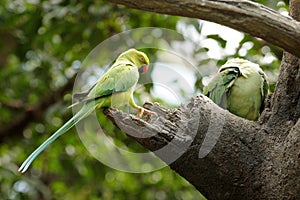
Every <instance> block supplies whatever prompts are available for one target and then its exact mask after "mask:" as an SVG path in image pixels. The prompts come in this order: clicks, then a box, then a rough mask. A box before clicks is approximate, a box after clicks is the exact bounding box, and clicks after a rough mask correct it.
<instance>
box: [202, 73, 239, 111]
mask: <svg viewBox="0 0 300 200" xmlns="http://www.w3.org/2000/svg"><path fill="white" fill-rule="evenodd" d="M239 76H240V71H239V68H237V67H229V68H224V69H222V70H221V71H220V72H219V73H218V74H217V75H216V76H215V77H214V78H213V79H212V80H211V82H210V83H209V84H208V85H207V86H206V87H205V88H204V90H203V94H204V95H206V96H208V97H209V98H210V99H211V100H212V101H213V102H215V103H216V104H218V105H219V106H221V107H223V108H225V107H226V102H224V96H225V94H226V92H227V91H228V89H229V88H230V87H231V86H232V85H233V83H234V81H235V80H236V79H237V78H238V77H239Z"/></svg>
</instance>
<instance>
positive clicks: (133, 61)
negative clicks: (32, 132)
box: [19, 49, 153, 173]
mask: <svg viewBox="0 0 300 200" xmlns="http://www.w3.org/2000/svg"><path fill="white" fill-rule="evenodd" d="M148 65H149V58H148V57H147V55H146V54H145V53H143V52H141V51H138V50H136V49H129V50H127V51H125V52H123V53H122V54H121V55H120V56H119V57H118V58H117V59H116V61H115V62H114V64H113V65H112V66H111V68H110V69H109V70H108V71H107V72H106V73H105V74H103V76H102V77H101V78H99V80H98V81H97V83H96V84H95V85H94V86H93V87H92V88H91V89H90V90H89V91H88V92H86V93H82V94H80V95H77V96H78V97H80V102H79V103H76V104H80V105H82V108H81V109H80V110H79V111H78V112H77V113H76V114H75V115H74V116H73V117H72V118H71V119H70V120H69V121H67V122H66V123H65V124H64V125H63V126H61V127H60V128H59V129H58V130H57V131H56V132H55V133H54V134H53V135H52V136H50V137H49V138H48V139H47V140H46V141H45V142H44V143H42V144H41V145H40V146H39V147H38V148H37V149H36V150H35V151H34V152H33V153H31V154H30V155H29V156H28V157H27V159H26V160H25V161H24V162H23V163H22V165H21V166H20V168H19V171H20V172H22V173H24V172H25V171H26V170H27V169H28V167H29V166H30V164H31V163H32V162H33V161H34V159H35V158H36V157H37V156H38V155H39V154H40V153H41V152H42V151H43V150H44V149H45V148H46V147H47V146H48V145H49V144H51V143H52V142H53V141H54V140H56V139H57V138H58V137H59V136H61V135H62V134H64V133H65V132H66V131H68V130H69V129H70V128H72V127H73V126H74V125H75V124H77V123H78V122H79V121H80V120H82V119H84V118H85V117H87V116H88V115H89V114H91V113H92V112H93V111H94V110H95V109H99V108H106V107H116V108H118V106H121V105H124V104H126V103H129V104H130V105H131V106H132V107H133V108H135V109H137V115H138V116H139V117H141V116H142V115H143V113H146V114H153V112H152V111H149V110H147V109H145V108H142V107H140V106H138V105H137V104H136V103H135V101H134V98H133V92H134V89H135V86H136V84H137V82H138V80H139V74H142V73H146V72H147V70H148Z"/></svg>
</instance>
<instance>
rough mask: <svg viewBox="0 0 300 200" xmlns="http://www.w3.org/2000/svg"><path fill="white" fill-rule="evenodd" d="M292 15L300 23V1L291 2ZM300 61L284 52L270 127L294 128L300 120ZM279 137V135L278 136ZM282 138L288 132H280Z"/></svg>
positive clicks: (272, 106) (274, 95) (273, 101)
mask: <svg viewBox="0 0 300 200" xmlns="http://www.w3.org/2000/svg"><path fill="white" fill-rule="evenodd" d="M290 15H291V16H292V17H293V18H295V19H296V20H298V21H300V1H299V0H291V1H290ZM299 86H300V59H299V57H296V56H294V55H293V54H290V53H288V52H284V54H283V58H282V62H281V66H280V74H279V77H278V81H277V84H276V87H275V91H274V94H273V97H272V101H271V108H272V112H271V113H272V114H271V118H270V120H269V127H270V128H271V127H274V126H278V125H279V126H280V125H281V127H282V129H283V130H284V129H285V130H287V129H286V126H287V125H288V126H290V127H291V126H293V125H294V124H295V123H296V122H297V120H299V118H300V87H299ZM277 135H278V134H277ZM280 135H281V136H282V137H286V135H287V132H285V131H280Z"/></svg>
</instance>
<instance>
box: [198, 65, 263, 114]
mask: <svg viewBox="0 0 300 200" xmlns="http://www.w3.org/2000/svg"><path fill="white" fill-rule="evenodd" d="M267 93H268V82H267V78H266V75H265V73H264V72H263V71H262V69H261V68H260V67H259V65H257V64H255V63H252V62H250V61H248V60H244V59H231V60H229V61H227V62H226V63H225V64H224V65H223V66H222V67H221V68H220V69H219V71H218V73H217V74H216V76H215V77H214V78H213V79H212V80H211V81H210V83H209V84H208V85H207V86H206V87H205V88H204V90H203V94H204V95H206V96H208V97H209V98H210V99H211V100H213V102H215V103H216V104H218V105H219V106H221V107H222V108H224V109H228V110H229V111H230V112H231V113H233V114H235V115H238V116H240V117H243V118H246V119H249V120H257V119H258V118H259V116H260V112H261V111H262V109H263V103H264V100H265V97H266V95H267Z"/></svg>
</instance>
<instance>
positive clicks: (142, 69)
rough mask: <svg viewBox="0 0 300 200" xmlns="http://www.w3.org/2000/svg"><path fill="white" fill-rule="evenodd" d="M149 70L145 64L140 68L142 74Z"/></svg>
mask: <svg viewBox="0 0 300 200" xmlns="http://www.w3.org/2000/svg"><path fill="white" fill-rule="evenodd" d="M147 71H148V65H146V64H145V65H143V66H142V67H141V68H140V69H139V72H140V73H141V74H144V73H146V72H147Z"/></svg>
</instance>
